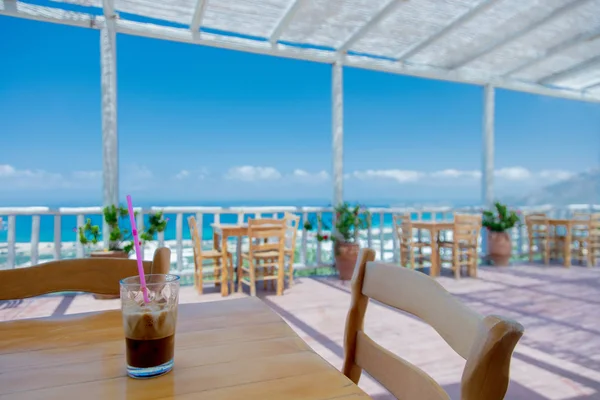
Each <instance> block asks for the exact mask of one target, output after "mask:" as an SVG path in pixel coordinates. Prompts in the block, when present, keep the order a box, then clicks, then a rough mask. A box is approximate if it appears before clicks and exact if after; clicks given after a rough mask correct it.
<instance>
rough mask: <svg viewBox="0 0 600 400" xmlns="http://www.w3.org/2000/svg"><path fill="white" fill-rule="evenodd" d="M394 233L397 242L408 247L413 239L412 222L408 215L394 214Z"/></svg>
mask: <svg viewBox="0 0 600 400" xmlns="http://www.w3.org/2000/svg"><path fill="white" fill-rule="evenodd" d="M393 219H394V231H395V232H396V236H397V238H398V242H400V244H401V245H402V244H403V245H408V244H410V243H411V242H412V239H413V229H412V220H411V219H410V214H395V215H394V217H393Z"/></svg>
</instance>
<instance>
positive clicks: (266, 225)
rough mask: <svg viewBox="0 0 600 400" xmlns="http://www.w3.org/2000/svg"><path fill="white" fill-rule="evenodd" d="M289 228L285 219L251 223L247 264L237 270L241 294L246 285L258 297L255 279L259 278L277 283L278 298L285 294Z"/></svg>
mask: <svg viewBox="0 0 600 400" xmlns="http://www.w3.org/2000/svg"><path fill="white" fill-rule="evenodd" d="M286 229H287V222H286V220H285V219H267V218H264V219H250V220H248V241H249V245H248V252H247V253H242V259H243V260H246V261H247V263H248V265H247V266H246V265H244V266H243V267H242V268H240V269H238V291H241V290H242V285H243V284H245V285H249V286H250V294H251V295H252V296H256V280H257V278H259V279H262V280H263V281H268V280H276V281H277V295H278V296H280V295H282V294H283V286H284V283H285V282H284V274H285V232H286ZM257 273H258V274H257ZM257 275H258V276H257ZM265 288H266V285H265Z"/></svg>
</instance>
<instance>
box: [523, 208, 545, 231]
mask: <svg viewBox="0 0 600 400" xmlns="http://www.w3.org/2000/svg"><path fill="white" fill-rule="evenodd" d="M525 225H527V233H528V234H529V236H535V235H536V234H538V233H544V234H545V233H547V232H548V228H549V223H548V216H547V215H546V214H544V213H533V214H528V215H526V216H525Z"/></svg>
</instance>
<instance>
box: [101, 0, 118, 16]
mask: <svg viewBox="0 0 600 400" xmlns="http://www.w3.org/2000/svg"><path fill="white" fill-rule="evenodd" d="M102 11H103V12H104V18H106V19H109V18H116V13H115V0H102Z"/></svg>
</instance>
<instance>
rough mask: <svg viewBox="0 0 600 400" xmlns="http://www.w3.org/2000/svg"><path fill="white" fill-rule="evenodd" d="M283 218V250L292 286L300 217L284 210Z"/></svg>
mask: <svg viewBox="0 0 600 400" xmlns="http://www.w3.org/2000/svg"><path fill="white" fill-rule="evenodd" d="M283 219H285V221H286V225H287V229H286V232H285V250H284V252H285V256H286V258H287V262H288V281H289V283H290V286H292V285H293V284H294V258H295V256H296V237H297V236H298V225H299V224H300V217H299V216H298V215H295V214H292V213H290V212H286V213H285V214H284V217H283Z"/></svg>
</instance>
